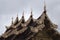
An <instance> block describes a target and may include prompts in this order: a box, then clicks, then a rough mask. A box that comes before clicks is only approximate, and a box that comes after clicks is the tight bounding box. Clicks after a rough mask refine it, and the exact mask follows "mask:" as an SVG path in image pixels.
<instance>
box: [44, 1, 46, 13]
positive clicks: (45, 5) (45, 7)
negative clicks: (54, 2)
mask: <svg viewBox="0 0 60 40" xmlns="http://www.w3.org/2000/svg"><path fill="white" fill-rule="evenodd" d="M44 13H46V2H45V0H44Z"/></svg>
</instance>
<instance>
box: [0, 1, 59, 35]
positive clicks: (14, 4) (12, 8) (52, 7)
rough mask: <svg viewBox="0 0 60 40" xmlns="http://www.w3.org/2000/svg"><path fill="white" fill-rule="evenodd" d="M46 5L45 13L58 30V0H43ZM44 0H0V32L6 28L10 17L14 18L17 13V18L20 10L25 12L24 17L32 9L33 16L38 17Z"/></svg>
mask: <svg viewBox="0 0 60 40" xmlns="http://www.w3.org/2000/svg"><path fill="white" fill-rule="evenodd" d="M45 1H46V6H47V14H48V16H49V18H50V19H51V21H52V22H53V23H55V24H57V25H58V31H59V32H60V18H59V16H60V0H45ZM43 2H44V0H0V34H2V33H4V31H5V30H6V28H5V25H7V26H9V25H10V23H11V18H12V17H13V18H14V19H15V17H16V14H17V13H18V16H19V19H20V18H21V16H22V12H23V10H24V12H25V19H26V20H27V19H28V18H29V15H30V11H31V8H32V9H33V16H34V18H38V17H39V16H40V15H41V14H42V12H43V5H44V3H43Z"/></svg>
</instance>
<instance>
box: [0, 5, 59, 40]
mask: <svg viewBox="0 0 60 40" xmlns="http://www.w3.org/2000/svg"><path fill="white" fill-rule="evenodd" d="M57 27H58V26H57V25H56V24H54V23H52V21H51V20H50V19H49V17H48V15H47V10H46V5H45V4H44V11H43V12H42V14H41V16H39V17H38V18H37V19H34V18H33V14H32V11H31V15H30V17H29V19H28V20H27V21H25V18H24V12H23V15H22V18H21V19H20V20H19V19H18V16H17V17H16V19H15V21H14V22H13V18H12V22H11V25H10V26H9V27H8V26H6V31H5V32H4V34H2V35H1V36H0V40H60V34H59V32H58V31H57V30H56V29H57Z"/></svg>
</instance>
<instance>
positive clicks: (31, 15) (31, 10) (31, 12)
mask: <svg viewBox="0 0 60 40" xmlns="http://www.w3.org/2000/svg"><path fill="white" fill-rule="evenodd" d="M32 16H33V14H32V8H31V17H32Z"/></svg>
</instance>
